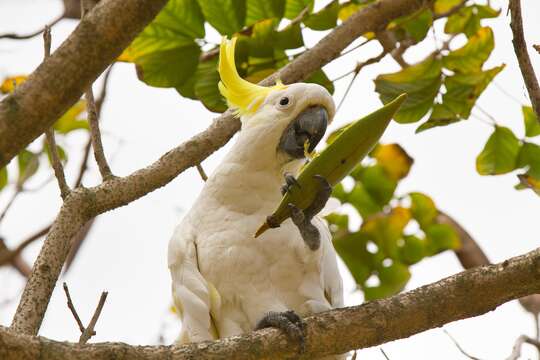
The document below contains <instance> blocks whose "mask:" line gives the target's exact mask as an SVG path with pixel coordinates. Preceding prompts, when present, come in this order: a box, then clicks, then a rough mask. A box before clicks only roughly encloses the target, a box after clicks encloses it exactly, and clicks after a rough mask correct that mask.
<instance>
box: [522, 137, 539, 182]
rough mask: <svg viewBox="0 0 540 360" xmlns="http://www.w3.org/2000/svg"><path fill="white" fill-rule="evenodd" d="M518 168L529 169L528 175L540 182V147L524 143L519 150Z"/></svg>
mask: <svg viewBox="0 0 540 360" xmlns="http://www.w3.org/2000/svg"><path fill="white" fill-rule="evenodd" d="M517 167H520V168H521V167H528V170H527V174H528V175H531V176H533V177H534V178H536V179H538V180H540V146H539V145H537V144H534V143H530V142H524V143H523V145H522V146H521V149H520V150H519V155H518V161H517Z"/></svg>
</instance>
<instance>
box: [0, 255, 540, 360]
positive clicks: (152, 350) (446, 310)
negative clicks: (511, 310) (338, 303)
mask: <svg viewBox="0 0 540 360" xmlns="http://www.w3.org/2000/svg"><path fill="white" fill-rule="evenodd" d="M538 291H540V249H537V250H534V251H532V252H530V253H528V254H525V255H522V256H518V257H515V258H512V259H510V260H507V261H504V262H503V263H500V264H497V265H486V266H482V267H477V268H474V269H471V270H467V271H464V272H462V273H459V274H456V275H454V276H451V277H448V278H446V279H443V280H440V281H438V282H436V283H433V284H430V285H426V286H423V287H421V288H418V289H415V290H413V291H410V292H407V293H402V294H398V295H395V296H393V297H391V298H388V299H383V300H378V301H372V302H368V303H365V304H363V305H360V306H354V307H350V308H344V309H336V310H332V311H329V312H325V313H321V314H318V315H316V316H313V317H310V318H307V319H306V324H307V328H306V331H307V343H306V353H305V355H304V357H303V358H305V359H313V358H316V357H319V356H323V355H329V354H337V353H343V352H346V351H350V350H353V349H361V348H366V347H371V346H376V345H380V344H383V343H386V342H389V341H393V340H397V339H402V338H406V337H409V336H411V335H414V334H417V333H420V332H422V331H425V330H428V329H432V328H436V327H440V326H442V325H444V324H447V323H449V322H452V321H456V320H461V319H466V318H470V317H473V316H478V315H481V314H484V313H486V312H489V311H492V310H494V309H495V308H496V307H497V306H499V305H501V304H504V303H505V302H507V301H510V300H512V299H516V298H519V297H522V296H525V295H529V294H533V293H535V292H538ZM297 351H298V344H295V343H294V342H293V341H292V340H290V339H288V338H287V337H286V336H285V335H283V334H282V333H281V332H280V331H279V330H276V329H265V330H261V331H257V332H253V333H250V334H246V335H242V336H235V337H232V338H227V339H223V340H219V341H215V342H203V343H197V344H190V345H186V346H182V347H174V346H154V347H149V346H144V347H142V346H130V345H126V344H122V343H103V344H93V345H86V346H77V345H74V344H69V343H61V342H56V341H51V340H47V339H45V338H41V337H31V336H27V335H21V334H15V333H13V332H10V331H8V330H7V329H5V328H3V327H0V358H7V359H14V360H17V359H41V360H48V359H62V358H66V359H73V360H83V359H84V360H86V359H95V360H100V359H111V358H114V359H117V360H121V359H142V358H144V359H162V358H167V359H175V360H178V359H231V360H234V359H245V360H250V359H288V358H294V357H296V356H297Z"/></svg>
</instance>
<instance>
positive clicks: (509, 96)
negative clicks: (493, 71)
mask: <svg viewBox="0 0 540 360" xmlns="http://www.w3.org/2000/svg"><path fill="white" fill-rule="evenodd" d="M493 84H494V85H495V87H496V88H497V89H498V90H499V91H500V92H501V93H503V94H504V95H506V96H507V97H508V98H509V99H510V100H513V101H514V102H515V103H516V104H519V105H520V106H523V102H522V101H521V100H519V99H518V98H517V97H515V96H514V95H512V94H511V93H510V92H508V91H507V90H506V89H505V88H504V87H503V86H502V85H500V84H499V83H498V82H496V81H495V80H493Z"/></svg>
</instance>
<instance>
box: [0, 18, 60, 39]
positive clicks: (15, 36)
mask: <svg viewBox="0 0 540 360" xmlns="http://www.w3.org/2000/svg"><path fill="white" fill-rule="evenodd" d="M63 18H64V14H62V15H60V16H59V17H57V18H56V19H54V20H53V21H52V22H50V23H49V25H46V27H49V28H51V27H53V26H54V25H56V24H57V23H58V22H59V21H60V20H62V19H63ZM44 30H45V29H40V30H38V31H35V32H33V33H30V34H25V35H20V34H15V33H7V34H0V39H11V40H27V39H31V38H33V37H36V36H38V35H39V34H41V33H42V32H43V31H44Z"/></svg>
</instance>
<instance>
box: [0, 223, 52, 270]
mask: <svg viewBox="0 0 540 360" xmlns="http://www.w3.org/2000/svg"><path fill="white" fill-rule="evenodd" d="M50 229H51V225H48V226H46V227H44V228H43V229H41V230H39V231H38V232H36V233H35V234H33V235H31V236H30V237H28V238H27V239H26V240H24V241H22V242H21V243H20V244H19V245H18V246H17V247H16V248H15V249H14V250H9V249H7V248H6V249H5V250H4V251H0V266H2V265H5V264H7V263H9V262H11V263H13V261H15V260H17V258H18V257H19V255H20V253H21V252H22V251H23V250H24V249H25V248H26V247H27V246H28V245H30V244H31V243H33V242H34V241H36V240H38V239H40V238H42V237H43V236H45V235H47V233H48V232H49V230H50Z"/></svg>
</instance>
